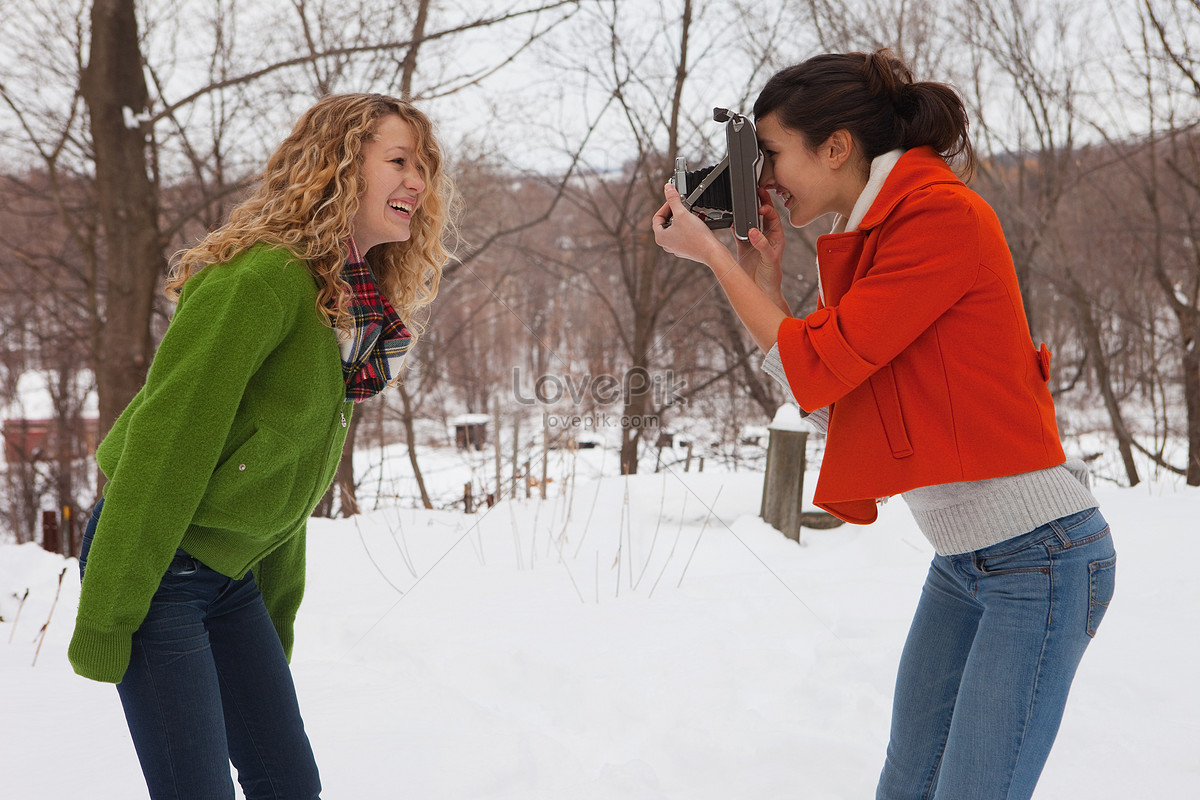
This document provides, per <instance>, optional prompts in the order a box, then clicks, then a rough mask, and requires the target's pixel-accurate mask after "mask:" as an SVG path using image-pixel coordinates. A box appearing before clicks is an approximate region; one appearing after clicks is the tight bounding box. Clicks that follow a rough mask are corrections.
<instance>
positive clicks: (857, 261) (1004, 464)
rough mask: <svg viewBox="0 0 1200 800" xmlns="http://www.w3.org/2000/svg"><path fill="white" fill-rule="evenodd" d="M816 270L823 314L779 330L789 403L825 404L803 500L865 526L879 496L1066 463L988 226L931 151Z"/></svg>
mask: <svg viewBox="0 0 1200 800" xmlns="http://www.w3.org/2000/svg"><path fill="white" fill-rule="evenodd" d="M817 263H818V269H819V270H820V273H821V284H822V287H823V290H824V301H823V303H822V304H821V306H820V307H819V308H818V309H817V310H816V311H814V312H813V313H811V314H809V315H808V316H807V317H804V318H802V319H801V318H791V319H786V320H784V322H783V323H782V324H781V325H780V326H779V354H780V358H781V360H782V362H783V366H784V370H785V372H786V373H787V378H788V383H789V384H790V386H791V390H792V394H793V395H794V396H795V398H796V400H797V401H798V402H799V403H800V406H801V407H802V408H804V409H806V410H808V411H813V410H815V409H818V408H821V407H823V406H827V405H830V404H832V408H831V410H830V419H829V431H828V439H827V442H826V448H825V456H824V460H823V462H822V464H821V472H820V477H819V479H818V481H817V487H816V493H815V497H814V502H815V503H816V505H818V506H819V507H821V508H824V509H826V510H828V511H830V512H831V513H833V514H835V515H837V516H839V517H841V518H842V519H845V520H847V521H849V522H857V523H868V522H873V521H874V520H875V517H876V506H875V501H876V499H877V498H881V497H887V496H890V495H893V494H899V493H901V492H905V491H908V490H909V489H913V488H916V487H919V486H932V485H936V484H942V483H951V482H955V481H971V480H981V479H984V478H995V477H1000V476H1002V475H1013V474H1016V473H1020V472H1028V471H1030V470H1037V469H1044V468H1047V467H1052V466H1055V465H1057V464H1061V463H1063V461H1065V460H1066V458H1065V456H1064V454H1063V450H1062V445H1061V443H1060V442H1059V438H1058V427H1057V423H1056V422H1055V418H1054V403H1053V401H1052V400H1051V398H1050V392H1049V390H1048V389H1047V387H1046V381H1047V379H1048V377H1049V365H1050V353H1049V351H1047V350H1046V346H1045V345H1044V344H1043V345H1042V347H1041V349H1040V350H1039V349H1037V348H1035V347H1034V345H1033V341H1032V339H1031V338H1030V333H1029V326H1028V324H1027V323H1026V321H1025V311H1024V307H1023V305H1022V303H1021V293H1020V290H1019V289H1018V287H1017V276H1016V272H1015V271H1014V269H1013V263H1012V256H1011V254H1010V253H1009V251H1008V245H1007V244H1006V243H1005V241H1004V233H1003V231H1002V230H1001V228H1000V222H999V220H998V219H997V218H996V214H995V212H993V211H992V209H991V207H990V206H988V205H987V203H985V202H984V201H983V199H982V198H981V197H979V195H977V194H975V192H973V191H971V190H970V189H968V188H967V187H966V186H965V185H964V184H963V183H962V181H960V180H959V179H958V178H957V177H956V176H955V175H954V173H953V172H952V171H951V170H950V168H949V167H948V166H947V165H946V163H945V162H944V161H943V160H942V159H941V158H940V157H939V156H938V155H937V154H936V153H935V152H934V151H933V150H932V149H931V148H927V147H923V148H918V149H915V150H911V151H909V152H908V153H906V154H905V155H904V156H902V157H901V158H900V160H899V162H898V163H897V164H896V166H895V167H894V168H893V170H892V172H891V174H890V175H889V176H888V178H887V180H886V181H885V183H884V185H883V187H882V189H881V191H880V193H879V195H878V197H877V198H876V200H875V202H874V203H873V204H872V205H871V208H870V210H869V211H868V212H867V214H866V216H865V217H864V218H863V221H862V223H861V224H860V225H859V228H858V230H856V231H851V232H848V233H838V234H829V235H826V236H822V237H820V238H819V239H818V240H817Z"/></svg>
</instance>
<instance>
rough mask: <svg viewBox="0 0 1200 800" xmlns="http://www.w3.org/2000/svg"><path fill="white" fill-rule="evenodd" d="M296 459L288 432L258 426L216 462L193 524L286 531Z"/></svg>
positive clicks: (259, 531)
mask: <svg viewBox="0 0 1200 800" xmlns="http://www.w3.org/2000/svg"><path fill="white" fill-rule="evenodd" d="M297 459H298V456H297V449H296V446H295V445H294V444H292V442H291V441H290V440H288V439H287V437H285V436H282V435H281V434H278V433H276V432H275V431H272V430H271V429H269V428H258V429H257V430H256V431H255V432H254V434H253V435H252V436H251V437H250V438H249V439H247V440H246V441H245V442H243V443H242V445H241V446H240V447H238V449H237V450H235V451H234V452H233V453H232V454H231V455H230V456H229V458H227V459H225V461H223V462H222V463H221V464H220V465H218V466H217V468H216V470H215V471H214V472H213V474H212V477H211V478H210V479H209V481H208V488H207V489H206V490H205V492H204V497H203V498H202V499H201V501H200V505H199V507H198V508H197V509H196V514H195V516H194V517H193V518H192V524H193V525H198V526H201V527H205V528H217V529H220V530H227V531H235V532H238V533H246V534H251V535H256V536H263V535H271V534H274V533H278V532H279V531H281V530H283V529H284V528H285V527H287V525H288V524H289V523H290V519H288V518H287V517H288V514H287V510H288V509H287V506H288V500H289V499H290V498H291V496H292V489H293V488H294V484H295V482H296V468H297Z"/></svg>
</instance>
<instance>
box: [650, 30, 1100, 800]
mask: <svg viewBox="0 0 1200 800" xmlns="http://www.w3.org/2000/svg"><path fill="white" fill-rule="evenodd" d="M754 115H755V118H756V122H757V129H758V136H759V143H760V147H761V149H762V151H763V155H764V167H763V171H762V176H761V180H760V196H761V197H762V199H763V201H764V204H763V206H762V208H761V213H762V215H763V229H764V230H763V231H759V230H752V231H751V233H750V241H749V242H748V243H739V245H738V252H737V256H736V258H735V257H734V255H733V254H731V253H730V252H729V250H728V249H727V248H726V247H725V245H724V244H722V243H721V242H720V241H719V240H718V239H717V238H716V236H714V235H713V234H712V232H711V231H709V229H708V228H707V227H706V226H705V225H704V223H703V222H701V221H699V220H697V219H696V218H694V217H693V216H692V215H690V214H688V213H687V211H686V210H685V208H684V207H683V205H682V204H681V202H680V199H679V195H678V193H677V192H676V191H675V189H674V187H672V186H669V185H668V186H667V187H666V190H665V193H666V201H667V202H666V203H665V204H664V205H663V207H662V208H661V209H660V210H659V211H658V213H657V214H656V215H655V217H654V221H653V227H654V233H655V238H656V240H657V241H658V243H659V244H660V245H661V246H662V247H663V248H664V249H665V250H667V251H668V252H671V253H674V254H675V255H677V256H680V257H682V258H688V259H692V260H695V261H700V262H703V263H704V264H707V265H708V266H709V267H710V268H711V269H712V271H713V273H714V275H715V276H716V278H717V280H718V281H719V282H720V284H721V286H722V288H723V289H724V291H725V293H726V295H727V297H728V298H729V301H730V303H731V305H732V306H733V308H734V310H735V311H736V312H737V314H738V316H739V318H740V319H741V320H742V322H743V324H744V325H745V327H746V328H747V330H748V331H749V332H750V334H751V335H752V336H753V337H754V339H755V341H756V342H757V343H758V344H759V346H760V347H762V349H763V350H764V351H766V352H767V353H768V355H767V358H766V361H765V362H764V365H763V367H764V369H766V370H767V371H768V372H769V373H771V374H772V375H774V376H775V377H776V378H777V379H779V380H780V382H781V383H782V385H784V386H785V387H786V388H787V389H789V391H790V393H791V395H792V396H793V398H794V399H795V401H796V402H797V403H798V404H799V406H800V407H801V409H802V410H803V411H804V412H806V413H807V414H808V415H809V418H810V419H811V420H812V421H813V422H814V424H816V425H818V426H819V427H821V428H823V429H826V431H827V436H828V438H827V444H826V450H825V456H824V460H823V462H822V465H821V474H820V479H819V481H818V483H817V487H816V490H815V498H814V501H815V502H816V504H817V505H819V506H821V507H822V508H825V509H826V510H828V511H830V512H832V513H834V514H836V515H837V516H839V517H841V518H842V519H845V520H848V521H850V522H855V523H869V522H872V521H874V519H875V518H876V502H877V500H878V499H880V498H886V497H888V496H891V495H895V494H900V495H901V496H903V497H904V499H905V500H906V501H907V503H908V505H909V507H910V509H911V511H912V513H913V515H914V517H915V518H916V521H917V523H918V525H919V526H920V528H921V530H922V532H923V533H924V534H925V536H926V537H927V538H928V539H929V541H930V542H931V544H932V545H933V547H934V549H935V551H936V552H935V556H934V558H933V562H932V564H931V566H930V570H929V573H928V577H927V579H926V582H925V586H924V589H923V591H922V594H921V598H920V601H919V604H918V606H917V610H916V614H915V617H914V619H913V623H912V627H911V630H910V631H909V635H908V640H907V642H906V644H905V647H904V652H903V655H902V656H901V661H900V667H899V674H898V678H897V683H896V690H895V697H894V701H893V709H892V730H891V740H890V743H889V745H888V751H887V758H886V760H885V763H884V767H883V770H882V774H881V775H880V779H879V785H878V789H877V794H876V797H877V798H879V800H901V799H904V800H907V799H908V798H912V799H913V800H916V798H923V799H924V798H934V800H966V799H967V798H970V800H1017V799H1018V798H1028V797H1030V796H1031V795H1032V794H1033V790H1034V787H1035V785H1036V783H1037V780H1038V777H1039V775H1040V774H1041V771H1042V767H1043V765H1044V764H1045V761H1046V758H1047V756H1048V755H1049V752H1050V748H1051V745H1052V744H1053V741H1054V738H1055V735H1056V733H1057V731H1058V728H1059V723H1060V721H1061V719H1062V714H1063V710H1064V707H1065V705H1066V700H1067V693H1068V690H1069V689H1070V685H1071V682H1072V680H1073V678H1074V675H1075V671H1076V667H1077V666H1078V664H1079V661H1080V658H1081V657H1082V655H1083V652H1084V649H1085V648H1086V647H1087V645H1088V643H1089V642H1090V641H1091V638H1092V637H1093V636H1094V635H1095V633H1096V628H1097V626H1098V625H1099V623H1100V619H1101V617H1102V616H1103V615H1104V611H1105V608H1106V607H1107V605H1108V602H1109V600H1110V598H1111V597H1112V593H1113V585H1114V578H1115V564H1116V555H1115V552H1114V550H1113V544H1112V539H1111V536H1110V534H1109V529H1108V525H1107V524H1106V522H1105V521H1104V518H1103V517H1102V516H1101V514H1100V512H1099V510H1098V508H1097V503H1096V500H1095V497H1094V496H1093V495H1092V493H1091V491H1090V490H1089V488H1088V486H1087V471H1086V468H1085V467H1084V466H1083V465H1082V464H1081V463H1079V462H1068V461H1067V460H1066V457H1065V455H1064V452H1063V449H1062V445H1061V443H1060V441H1059V436H1058V429H1057V423H1056V421H1055V414H1054V405H1053V402H1052V400H1051V398H1050V393H1049V391H1048V389H1047V386H1046V381H1047V380H1048V378H1049V361H1050V354H1049V352H1048V350H1047V349H1046V347H1045V345H1042V346H1041V348H1036V347H1035V346H1034V344H1033V341H1032V339H1031V336H1030V332H1029V328H1028V325H1027V323H1026V318H1025V312H1024V309H1023V307H1022V303H1021V294H1020V291H1019V288H1018V286H1017V280H1016V274H1015V271H1014V269H1013V264H1012V257H1011V255H1010V254H1009V251H1008V247H1007V245H1006V243H1005V240H1004V235H1003V232H1002V230H1001V227H1000V223H999V221H998V220H997V218H996V215H995V213H994V212H993V211H992V209H991V208H990V207H988V205H987V204H986V203H985V202H984V201H983V200H982V199H981V198H980V197H979V196H978V195H977V194H976V193H975V192H973V191H971V190H970V189H968V188H967V187H966V185H965V184H964V183H963V181H962V180H960V179H959V178H958V177H957V175H956V174H955V172H954V171H953V170H952V169H951V167H950V166H949V164H948V161H951V160H959V161H961V162H962V167H963V172H964V173H965V174H967V175H969V174H970V173H971V172H972V171H973V169H974V153H973V151H972V148H971V144H970V141H969V139H968V135H967V116H966V112H965V109H964V107H963V103H962V101H961V99H960V98H959V96H958V95H957V93H956V92H955V91H954V90H953V89H952V88H951V87H949V86H947V85H944V84H938V83H927V82H914V81H913V79H912V75H911V73H910V72H909V70H908V68H907V67H906V66H905V65H904V64H903V63H902V62H900V61H899V60H898V59H897V58H896V57H895V56H893V55H892V54H891V53H889V52H887V51H880V52H876V53H870V54H867V53H847V54H829V55H822V56H817V57H815V58H812V59H810V60H808V61H806V62H804V63H802V64H799V65H796V66H793V67H789V68H787V69H785V70H782V71H781V72H779V73H778V74H776V75H775V76H774V77H772V78H771V80H770V81H769V82H768V83H767V86H766V87H765V88H764V89H763V91H762V93H761V94H760V95H759V97H758V100H757V102H756V103H755V107H754ZM768 190H769V191H772V192H774V193H775V195H776V196H777V197H779V198H780V199H781V200H782V201H783V206H784V209H785V211H786V213H787V215H788V218H789V221H790V222H791V224H792V225H793V226H797V227H799V226H803V225H807V224H808V223H810V222H812V221H813V220H815V219H816V218H818V217H821V216H824V215H825V214H829V213H833V214H835V215H836V216H835V218H834V220H835V222H834V226H833V231H832V232H831V233H829V234H826V235H824V236H822V237H820V238H819V239H818V241H817V259H818V275H819V288H820V293H819V296H820V299H819V302H818V305H817V308H816V310H814V311H812V312H811V313H809V314H808V315H807V316H802V317H793V316H792V314H791V311H790V309H789V308H788V305H787V302H786V301H785V300H784V299H783V295H782V292H781V289H780V280H781V272H780V262H781V257H782V253H783V234H782V231H781V230H780V228H779V215H778V214H777V213H776V212H775V210H774V208H773V207H772V205H771V203H770V201H769V196H768V195H767V191H768ZM668 220H671V224H670V225H669V226H667V224H666V223H667V221H668Z"/></svg>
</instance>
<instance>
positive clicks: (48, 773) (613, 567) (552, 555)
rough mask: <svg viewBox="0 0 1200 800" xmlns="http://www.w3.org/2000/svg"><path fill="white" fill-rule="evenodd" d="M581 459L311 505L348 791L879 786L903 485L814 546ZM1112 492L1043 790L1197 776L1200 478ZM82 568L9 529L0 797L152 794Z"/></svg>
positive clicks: (631, 796) (696, 481) (327, 723)
mask: <svg viewBox="0 0 1200 800" xmlns="http://www.w3.org/2000/svg"><path fill="white" fill-rule="evenodd" d="M593 454H594V455H593ZM559 457H560V458H562V459H566V458H567V456H566V455H565V454H564V455H561V456H559ZM571 457H572V458H593V457H594V458H595V459H602V458H603V457H604V453H603V452H602V451H600V450H597V451H584V455H583V456H578V455H576V456H571ZM454 458H460V459H461V458H465V456H455V457H454ZM608 459H609V463H610V465H611V463H612V461H613V460H615V455H613V454H609V455H608ZM450 463H453V459H451V458H448V459H447V464H450ZM458 463H462V462H458ZM480 463H486V461H485V460H484V459H482V458H481V461H480ZM566 463H567V462H566V461H561V462H559V463H557V464H556V466H555V469H554V471H553V472H552V474H556V475H558V476H559V480H558V482H556V483H555V484H552V485H551V488H550V494H549V496H548V497H547V499H546V500H539V499H538V493H537V491H536V490H535V491H534V493H533V497H532V498H531V499H525V498H524V497H523V496H522V497H519V498H518V499H516V500H513V501H506V502H502V503H500V504H498V505H496V506H495V507H493V508H491V509H484V510H481V511H480V512H478V513H476V514H472V515H465V514H463V513H462V512H461V511H454V510H434V511H425V510H414V509H412V508H400V507H391V506H383V507H379V508H376V509H375V510H372V511H369V512H367V513H364V514H363V515H361V516H359V517H358V518H355V519H351V520H313V521H312V523H311V525H310V534H309V548H310V557H309V582H308V591H307V594H306V598H305V602H304V605H303V606H302V608H301V611H300V619H299V621H298V624H297V632H296V649H295V653H294V656H293V660H292V668H293V672H294V675H295V678H296V682H297V687H298V691H299V694H300V701H301V705H302V709H303V712H304V716H305V720H306V724H307V727H308V731H309V735H310V737H311V739H312V741H313V746H314V749H315V751H316V754H317V759H318V763H319V764H320V767H321V772H322V779H323V782H324V784H325V787H326V791H325V795H326V796H327V797H330V798H336V797H353V798H358V799H360V800H368V799H369V798H392V797H411V798H439V799H441V800H456V799H457V798H462V799H463V800H467V799H468V798H469V799H470V800H517V799H518V798H520V800H537V799H539V798H547V799H549V798H554V799H555V800H561V799H564V798H565V799H566V800H592V799H595V800H614V799H616V798H620V799H621V800H659V799H660V798H662V799H665V798H689V800H703V799H705V798H712V800H729V798H737V799H739V800H740V799H742V798H754V799H757V798H803V799H804V800H834V799H835V798H837V799H841V798H846V799H847V800H849V799H850V798H867V797H871V796H873V790H874V784H875V778H876V776H877V774H878V770H879V767H880V764H881V762H882V758H883V751H884V747H885V745H886V741H887V729H888V715H889V705H890V698H891V688H892V681H893V678H894V671H895V668H896V663H897V660H898V658H899V653H900V648H901V645H902V643H903V639H904V635H905V632H906V629H907V624H908V619H909V617H910V615H911V613H912V610H913V607H914V605H915V603H916V601H917V596H918V593H919V591H920V586H921V582H922V580H923V577H924V573H925V570H926V568H927V565H928V561H929V558H930V556H931V550H930V547H929V545H928V544H927V543H926V542H925V540H924V539H923V538H922V537H921V535H920V534H919V533H918V531H917V530H916V528H915V526H914V525H913V523H912V520H911V517H910V515H909V513H908V510H907V508H906V507H905V505H904V503H902V502H897V503H889V504H887V505H885V506H883V507H881V509H880V519H879V521H878V522H877V523H876V524H874V525H872V526H870V527H854V526H849V525H847V526H843V527H841V528H837V529H834V530H826V531H813V530H808V529H805V530H804V531H803V532H802V537H801V538H802V541H801V544H799V545H797V544H796V543H795V542H792V541H790V540H787V539H785V538H784V537H783V535H782V534H780V533H778V532H777V531H775V530H774V529H772V528H770V527H769V526H767V525H766V524H764V523H763V522H762V521H761V520H760V519H758V518H757V517H756V514H757V511H758V507H759V499H760V496H761V490H762V475H761V474H760V473H757V472H746V471H741V472H714V471H711V470H710V471H706V472H703V473H696V472H688V473H685V472H683V471H682V469H681V468H679V467H674V468H672V469H670V470H668V471H666V472H663V473H660V474H644V475H637V476H632V477H629V478H622V477H611V476H610V477H603V478H596V477H595V475H596V474H598V472H599V470H598V466H599V464H597V463H595V462H589V463H588V464H587V465H586V466H587V467H588V468H587V469H584V468H583V467H582V466H581V467H580V469H579V470H578V471H577V473H576V474H577V480H571V478H570V474H571V472H575V470H574V469H572V470H570V471H568V470H567V469H566V468H565V466H564V465H565V464H566ZM373 469H375V470H376V471H382V470H381V469H380V468H379V467H378V466H376V467H373ZM430 471H431V473H432V474H433V479H432V480H431V484H433V485H435V486H436V485H437V484H438V482H439V481H441V482H444V483H445V484H446V485H447V486H448V487H456V488H457V490H459V491H460V490H461V487H462V483H463V477H462V474H461V471H460V472H459V473H457V474H456V473H455V470H454V469H452V468H450V467H449V466H447V467H446V468H445V469H431V470H430ZM439 475H440V476H442V477H438V476H439ZM813 483H815V476H810V479H809V480H808V481H806V488H807V491H808V492H809V494H811V486H812V484H813ZM381 494H386V493H381ZM1097 494H1098V496H1099V498H1100V500H1101V504H1102V508H1103V510H1104V513H1105V515H1106V517H1107V518H1108V519H1109V521H1110V523H1111V524H1112V527H1113V530H1114V535H1115V536H1116V546H1117V550H1118V552H1119V554H1120V555H1119V568H1118V580H1117V595H1116V598H1115V602H1114V603H1113V605H1112V608H1111V609H1110V610H1109V612H1108V614H1107V616H1106V618H1105V620H1104V623H1103V625H1102V627H1101V629H1100V632H1099V635H1098V637H1097V638H1096V640H1095V642H1094V643H1093V645H1092V647H1091V649H1090V650H1089V652H1088V653H1087V655H1086V656H1085V658H1084V661H1083V664H1082V665H1081V667H1080V671H1079V675H1078V678H1077V679H1076V682H1075V687H1074V690H1073V692H1072V695H1071V699H1070V702H1069V705H1068V708H1067V713H1066V719H1065V721H1064V724H1063V728H1062V731H1061V733H1060V736H1059V741H1058V743H1057V744H1056V746H1055V749H1054V752H1053V753H1052V754H1051V757H1050V761H1049V763H1048V765H1047V767H1046V771H1045V773H1044V776H1043V778H1042V781H1041V785H1040V786H1039V789H1038V793H1037V795H1036V797H1037V798H1040V800H1058V799H1059V798H1067V799H1068V800H1069V799H1070V798H1081V797H1088V798H1092V800H1106V799H1107V798H1111V799H1112V800H1117V799H1118V798H1119V799H1120V800H1125V799H1126V798H1131V797H1146V798H1165V797H1177V798H1183V797H1197V796H1200V747H1198V745H1200V722H1198V721H1197V720H1200V713H1198V712H1200V684H1198V683H1197V681H1196V679H1195V675H1194V673H1193V672H1192V670H1193V669H1194V663H1195V661H1196V657H1197V655H1198V654H1200V644H1198V643H1197V637H1196V636H1194V635H1193V633H1194V631H1196V630H1197V629H1198V628H1200V581H1198V580H1196V577H1195V575H1194V574H1193V573H1192V571H1191V570H1192V568H1193V566H1194V565H1195V564H1197V563H1200V536H1198V535H1197V534H1198V533H1200V531H1198V530H1197V526H1196V519H1197V517H1200V490H1197V489H1194V488H1187V487H1183V486H1178V485H1175V484H1172V483H1168V482H1164V481H1157V482H1150V483H1147V484H1143V485H1142V486H1139V487H1137V488H1135V489H1121V488H1116V487H1114V486H1112V485H1111V484H1108V485H1101V486H1100V487H1099V488H1098V489H1097ZM64 569H66V573H65V578H64V580H63V581H62V590H61V597H60V598H59V600H58V603H57V606H56V607H55V608H54V610H53V614H52V616H51V604H52V603H53V601H54V595H55V591H56V588H57V586H58V577H59V575H60V574H61V573H62V571H63V570H64ZM77 574H78V573H77V564H76V562H75V561H74V560H65V559H62V558H60V557H58V556H55V555H52V554H49V553H46V552H44V551H42V550H41V549H39V548H38V547H36V546H34V545H21V546H16V545H0V616H2V617H3V619H4V621H3V622H2V623H0V684H2V685H3V686H4V687H5V688H4V691H3V692H0V719H3V720H4V724H5V728H6V730H7V731H8V736H7V737H6V743H5V746H4V747H3V748H0V775H2V776H3V778H2V781H3V787H4V788H3V793H4V796H5V797H11V798H21V799H22V800H26V799H27V798H33V799H34V800H39V799H41V798H47V799H48V800H50V799H52V800H66V799H69V798H88V800H108V799H110V798H111V799H113V800H116V798H120V799H121V800H126V799H128V798H138V797H145V796H146V795H145V789H144V785H143V783H142V778H141V774H140V771H139V768H138V764H137V760H136V757H135V755H134V752H133V748H132V745H131V744H130V741H129V737H128V733H127V730H126V727H125V723H124V719H123V717H122V713H121V708H120V705H119V703H118V701H117V695H116V692H115V691H114V690H113V688H112V687H111V686H109V685H105V684H98V683H93V682H90V681H87V680H85V679H83V678H79V677H77V676H75V675H74V674H73V673H72V672H71V669H70V666H69V664H68V663H67V661H66V646H67V642H68V641H69V638H70V633H71V628H72V621H73V619H72V618H73V612H74V609H75V606H76V604H77V601H78V594H79V584H78V578H77ZM26 588H28V590H29V596H28V600H27V601H26V602H25V604H24V607H23V608H22V609H21V610H20V619H19V621H18V620H16V616H17V612H18V598H17V597H16V596H14V593H15V594H16V595H19V594H21V593H23V592H24V591H25V589H26ZM48 619H49V625H48V627H47V629H46V633H45V641H44V642H43V643H42V645H41V652H40V654H38V656H37V662H36V665H34V664H33V661H34V656H35V651H36V650H37V647H38V642H37V638H38V632H39V629H40V628H41V627H42V625H43V624H44V623H46V622H47V620H48ZM10 640H11V641H10Z"/></svg>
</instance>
